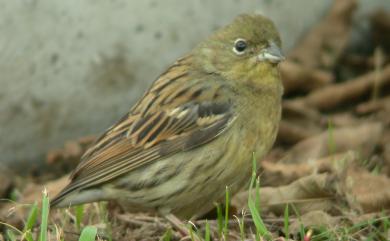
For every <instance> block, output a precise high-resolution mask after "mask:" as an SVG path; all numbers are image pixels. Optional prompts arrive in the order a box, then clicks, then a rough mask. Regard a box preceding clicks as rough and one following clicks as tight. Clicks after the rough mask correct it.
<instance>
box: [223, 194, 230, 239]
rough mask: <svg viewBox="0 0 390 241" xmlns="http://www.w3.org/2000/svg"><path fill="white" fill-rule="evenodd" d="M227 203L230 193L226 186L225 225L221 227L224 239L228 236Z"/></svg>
mask: <svg viewBox="0 0 390 241" xmlns="http://www.w3.org/2000/svg"><path fill="white" fill-rule="evenodd" d="M229 203H230V192H229V187H228V186H226V192H225V223H224V227H223V234H224V235H225V237H226V236H227V234H228V231H229V230H228V225H229Z"/></svg>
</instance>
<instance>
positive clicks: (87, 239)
mask: <svg viewBox="0 0 390 241" xmlns="http://www.w3.org/2000/svg"><path fill="white" fill-rule="evenodd" d="M96 234H97V228H96V227H93V226H87V227H85V228H83V231H82V232H81V235H80V238H79V241H95V238H96Z"/></svg>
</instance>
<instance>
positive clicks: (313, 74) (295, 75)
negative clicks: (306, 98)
mask: <svg viewBox="0 0 390 241" xmlns="http://www.w3.org/2000/svg"><path fill="white" fill-rule="evenodd" d="M280 72H281V76H282V80H283V86H284V90H285V92H286V93H289V92H292V91H296V90H301V91H310V90H312V89H317V88H319V87H322V86H325V85H328V84H330V83H332V82H333V75H332V74H331V73H329V72H327V71H324V70H319V69H311V68H308V67H305V66H303V65H300V64H297V63H294V62H292V61H285V62H283V63H282V64H281V65H280Z"/></svg>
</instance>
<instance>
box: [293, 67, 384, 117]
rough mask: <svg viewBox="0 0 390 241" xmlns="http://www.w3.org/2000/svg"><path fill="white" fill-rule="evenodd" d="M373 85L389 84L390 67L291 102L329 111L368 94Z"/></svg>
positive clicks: (316, 91)
mask: <svg viewBox="0 0 390 241" xmlns="http://www.w3.org/2000/svg"><path fill="white" fill-rule="evenodd" d="M376 78H377V82H376ZM375 83H378V84H379V85H381V86H384V85H387V84H390V65H387V66H385V67H384V68H383V71H382V72H381V73H380V74H379V75H378V74H377V73H376V72H375V71H374V72H370V73H368V74H365V75H362V76H359V77H357V78H356V79H352V80H349V81H346V82H343V83H340V84H333V85H329V86H327V87H324V88H322V89H318V90H315V91H313V92H311V93H310V94H309V95H308V96H306V97H303V98H299V99H295V100H293V101H294V102H302V104H303V105H306V106H309V107H312V108H316V109H319V110H330V109H333V108H335V107H338V106H340V105H342V104H344V103H346V102H348V101H353V100H355V99H357V98H359V97H361V96H362V95H364V94H366V93H368V92H369V91H370V90H372V88H373V87H374V85H375Z"/></svg>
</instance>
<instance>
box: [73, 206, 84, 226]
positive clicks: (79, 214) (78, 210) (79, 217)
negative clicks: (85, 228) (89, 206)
mask: <svg viewBox="0 0 390 241" xmlns="http://www.w3.org/2000/svg"><path fill="white" fill-rule="evenodd" d="M74 210H75V216H76V227H77V229H78V230H80V229H81V222H82V221H83V218H84V205H78V206H76V207H74Z"/></svg>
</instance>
